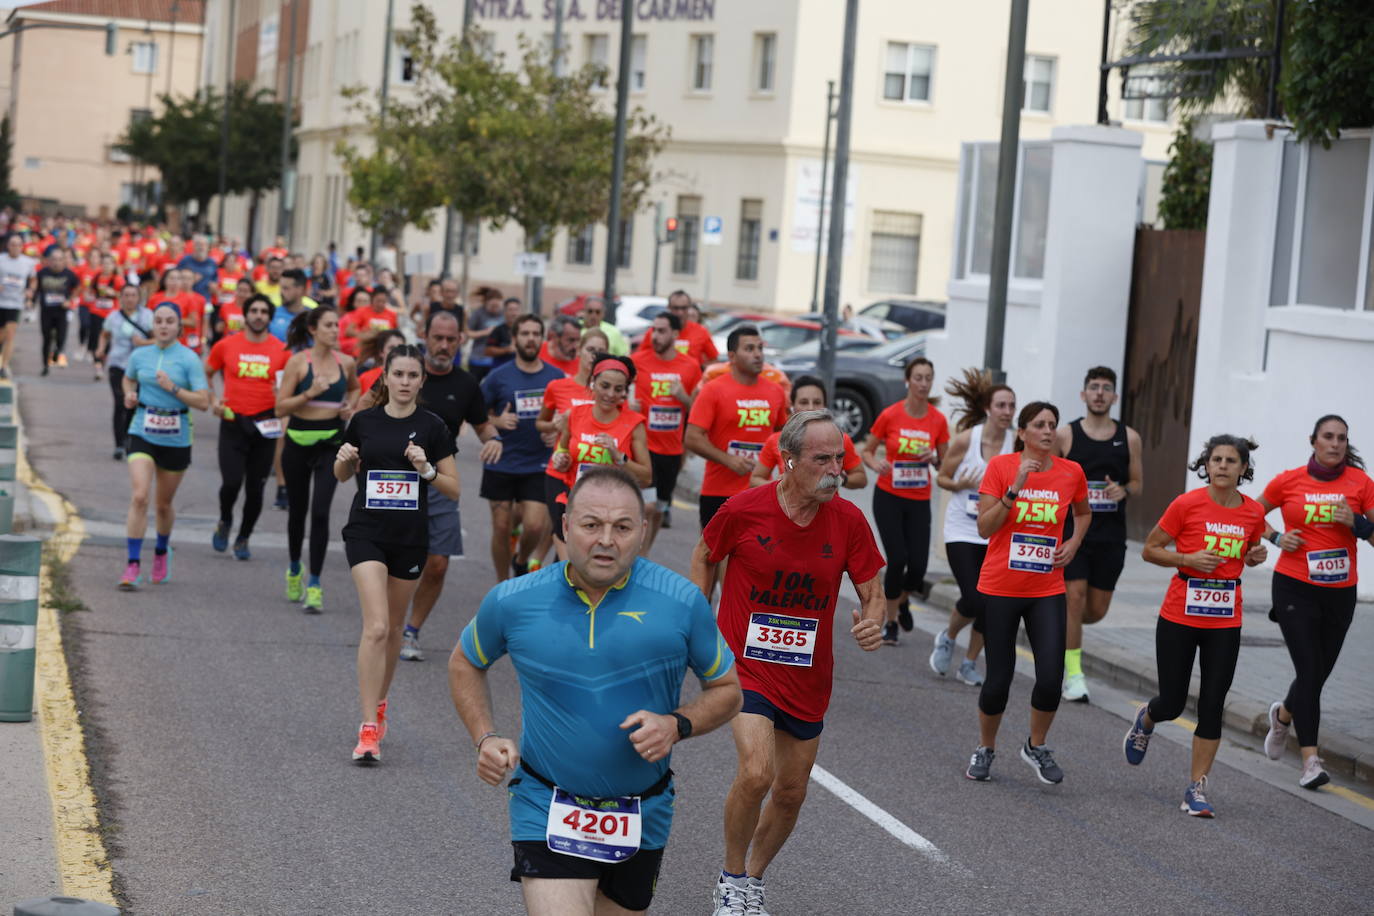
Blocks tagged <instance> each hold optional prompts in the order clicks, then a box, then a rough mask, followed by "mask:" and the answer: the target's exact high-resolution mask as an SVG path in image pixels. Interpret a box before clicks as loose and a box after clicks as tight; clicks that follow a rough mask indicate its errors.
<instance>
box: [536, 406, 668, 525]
mask: <svg viewBox="0 0 1374 916" xmlns="http://www.w3.org/2000/svg"><path fill="white" fill-rule="evenodd" d="M547 393H548V389H547V388H546V389H545V394H546V395H547ZM595 410H596V407H595V405H592V404H580V405H578V406H577V407H574V408H573V409H572V412H571V413H569V414H568V451H569V452H570V453H571V454H572V464H570V465H569V466H568V470H567V471H565V472H564V474H563V481H564V482H565V483H566V484H567V485H568V488H569V489H571V488H572V486H573V484H575V483H577V478H578V477H579V476H580V475H581V474H583V473H584V472H585V471H588V470H590V469H591V468H594V467H596V466H598V465H610V464H611V462H612V461H614V459H613V458H612V456H611V453H610V450H608V449H607V448H605V447H604V446H601V445H597V444H596V437H597V436H599V435H601V434H602V433H605V434H606V435H608V436H610V437H611V439H612V440H613V441H614V442H615V447H616V448H617V449H619V450H620V452H621V454H624V455H630V456H631V457H633V455H634V450H633V449H632V448H631V445H630V443H631V442H632V440H633V435H634V430H635V427H636V426H640V425H642V424H643V423H644V418H643V417H642V416H640V415H639V414H637V413H635V412H634V411H633V410H629V409H628V408H625V407H621V408H620V413H618V414H617V415H616V418H615V419H614V420H612V421H611V422H609V423H602V422H600V421H598V420H597V419H596V414H595V413H594V411H595ZM558 501H559V502H561V503H566V502H567V501H568V495H567V494H566V493H560V494H558Z"/></svg>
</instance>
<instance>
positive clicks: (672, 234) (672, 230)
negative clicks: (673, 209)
mask: <svg viewBox="0 0 1374 916" xmlns="http://www.w3.org/2000/svg"><path fill="white" fill-rule="evenodd" d="M676 238H677V217H676V216H670V217H668V218H667V219H665V220H664V221H663V241H665V242H671V241H673V240H674V239H676Z"/></svg>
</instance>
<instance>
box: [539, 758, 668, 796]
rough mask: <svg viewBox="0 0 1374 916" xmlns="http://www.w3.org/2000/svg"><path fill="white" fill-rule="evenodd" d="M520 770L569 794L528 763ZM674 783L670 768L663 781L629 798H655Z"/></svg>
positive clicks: (575, 793)
mask: <svg viewBox="0 0 1374 916" xmlns="http://www.w3.org/2000/svg"><path fill="white" fill-rule="evenodd" d="M520 768H521V769H522V770H524V771H525V772H526V773H529V774H530V775H531V776H533V777H534V778H535V779H537V780H539V781H540V782H542V783H543V784H544V785H546V786H548V787H549V788H550V789H562V790H563V791H565V792H568V791H569V790H568V788H567V787H566V786H560V785H558V784H557V783H555V782H554V781H553V780H551V779H549V778H548V777H547V776H545V775H544V774H542V773H540V772H539V771H538V770H536V769H535V768H534V767H532V766H530V765H529V763H528V761H525V760H521V761H520ZM672 781H673V771H672V768H671V767H670V768H669V769H668V772H666V773H664V774H663V777H662V778H661V779H659V781H658V782H656V783H654V784H653V785H651V786H649V788H647V789H645V790H644V791H643V792H632V793H631V794H630V796H629V797H630V798H653V797H654V796H655V795H662V794H663V793H664V792H666V791H667V789H668V785H669V784H670V783H671V782H672ZM571 794H573V795H576V796H577V797H578V798H583V799H588V800H590V801H592V802H601V801H605V800H606V799H602V798H597V797H596V796H594V795H583V794H582V793H581V792H573V793H571Z"/></svg>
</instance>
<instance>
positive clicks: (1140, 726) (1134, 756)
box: [1121, 706, 1155, 767]
mask: <svg viewBox="0 0 1374 916" xmlns="http://www.w3.org/2000/svg"><path fill="white" fill-rule="evenodd" d="M1147 709H1149V707H1148V706H1142V707H1140V711H1139V712H1137V713H1136V714H1135V722H1133V723H1132V724H1131V728H1130V730H1129V731H1127V732H1126V737H1125V739H1124V740H1123V741H1122V742H1121V749H1122V750H1123V751H1125V752H1126V762H1127V763H1129V764H1130V765H1131V766H1133V767H1137V766H1140V761H1142V760H1144V759H1145V752H1146V751H1147V750H1149V749H1150V736H1151V735H1153V734H1154V733H1155V732H1154V729H1150V730H1148V731H1147V730H1146V729H1145V710H1147Z"/></svg>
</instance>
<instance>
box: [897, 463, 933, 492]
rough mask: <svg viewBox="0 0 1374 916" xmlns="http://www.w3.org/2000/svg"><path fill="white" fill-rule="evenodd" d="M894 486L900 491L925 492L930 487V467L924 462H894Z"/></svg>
mask: <svg viewBox="0 0 1374 916" xmlns="http://www.w3.org/2000/svg"><path fill="white" fill-rule="evenodd" d="M892 486H893V488H894V489H898V490H924V489H927V488H928V487H929V486H930V465H929V464H926V463H925V462H924V461H894V462H892Z"/></svg>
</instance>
